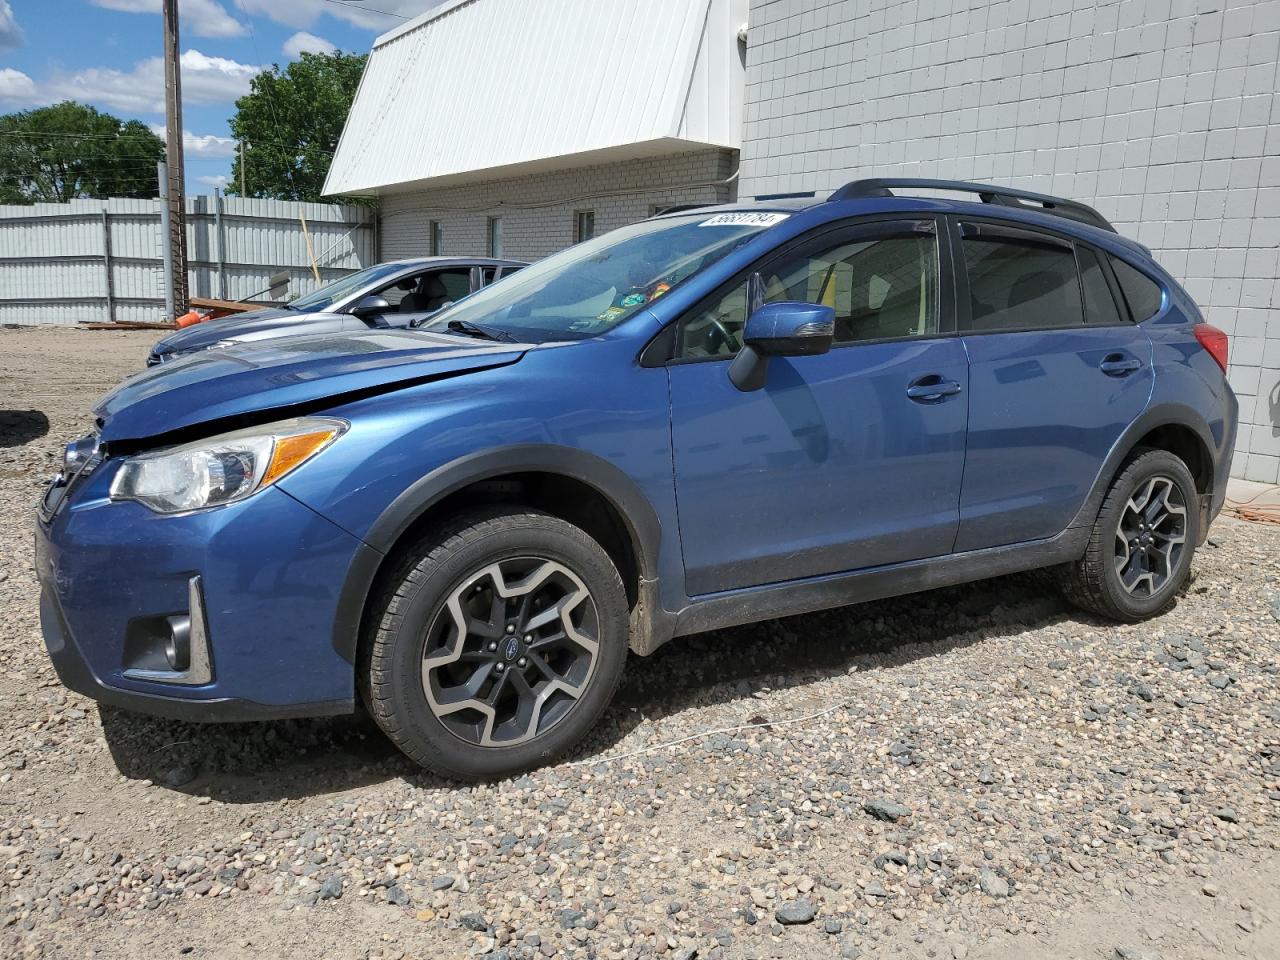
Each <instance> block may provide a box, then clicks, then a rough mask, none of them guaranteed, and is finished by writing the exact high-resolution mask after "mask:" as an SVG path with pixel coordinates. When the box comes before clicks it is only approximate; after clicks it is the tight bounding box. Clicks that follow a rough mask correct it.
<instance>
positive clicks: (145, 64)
mask: <svg viewBox="0 0 1280 960" xmlns="http://www.w3.org/2000/svg"><path fill="white" fill-rule="evenodd" d="M262 69H263V68H262V67H258V66H254V65H253V64H248V63H239V62H237V61H235V60H228V59H227V58H225V57H210V56H208V55H206V54H203V53H201V52H200V51H199V50H187V51H186V52H184V53H183V54H182V102H183V103H184V104H192V103H233V102H235V100H236V99H237V98H238V97H242V96H244V95H245V94H246V93H248V92H249V81H250V80H251V79H252V78H253V77H254V76H255V75H256V74H258V73H260V72H261V71H262ZM42 99H44V100H45V101H46V102H53V101H57V100H66V99H70V100H79V101H81V102H84V103H101V104H106V105H107V106H109V107H112V108H114V109H116V110H122V111H125V112H128V113H163V112H164V60H163V59H162V58H160V57H149V58H147V59H146V60H140V61H138V63H136V64H134V67H133V69H132V70H114V69H111V68H108V67H89V68H87V69H85V70H79V71H77V72H76V73H72V74H67V75H63V76H59V77H55V78H54V79H53V80H52V81H50V83H49V84H48V96H46V97H43V98H42Z"/></svg>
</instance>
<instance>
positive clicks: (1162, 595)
mask: <svg viewBox="0 0 1280 960" xmlns="http://www.w3.org/2000/svg"><path fill="white" fill-rule="evenodd" d="M1199 532H1200V510H1199V499H1198V494H1197V491H1196V485H1195V481H1194V480H1193V479H1192V477H1191V472H1190V471H1189V470H1188V469H1187V466H1186V464H1185V463H1183V462H1182V460H1180V459H1179V458H1178V457H1176V456H1174V455H1173V454H1171V453H1169V452H1167V451H1165V450H1147V451H1145V452H1139V453H1137V454H1136V455H1135V456H1134V457H1133V458H1132V459H1131V460H1130V461H1129V462H1128V464H1126V466H1125V468H1124V469H1123V470H1121V471H1120V475H1119V476H1117V477H1116V479H1115V480H1114V481H1113V482H1112V484H1111V489H1110V490H1108V491H1107V496H1106V499H1105V500H1103V502H1102V509H1101V510H1099V511H1098V519H1097V520H1096V521H1095V523H1094V527H1093V533H1092V536H1091V537H1090V539H1089V545H1088V548H1087V549H1086V550H1085V554H1084V556H1083V557H1082V558H1081V559H1080V560H1077V561H1076V562H1075V563H1074V564H1072V565H1071V566H1070V568H1069V569H1068V571H1067V575H1066V583H1065V588H1066V593H1067V596H1068V598H1069V599H1071V600H1072V602H1074V603H1076V604H1077V605H1078V606H1081V607H1083V608H1084V609H1086V610H1090V611H1092V612H1094V613H1097V614H1099V615H1101V616H1104V617H1107V618H1109V619H1112V620H1119V621H1122V622H1125V623H1136V622H1137V621H1139V620H1145V619H1146V618H1147V617H1151V616H1154V615H1155V614H1157V613H1160V612H1161V611H1162V610H1164V609H1165V608H1166V607H1168V606H1169V605H1170V604H1171V603H1172V602H1173V599H1174V597H1175V596H1177V594H1178V591H1179V590H1181V589H1182V587H1183V585H1184V584H1185V583H1186V582H1187V577H1188V575H1189V574H1190V571H1191V558H1192V556H1193V554H1194V553H1195V546H1196V543H1197V542H1198V540H1199Z"/></svg>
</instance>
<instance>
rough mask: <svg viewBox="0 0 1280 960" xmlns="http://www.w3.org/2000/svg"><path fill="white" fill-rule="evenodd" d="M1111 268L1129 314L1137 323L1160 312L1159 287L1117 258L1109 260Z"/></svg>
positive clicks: (1140, 272)
mask: <svg viewBox="0 0 1280 960" xmlns="http://www.w3.org/2000/svg"><path fill="white" fill-rule="evenodd" d="M1111 266H1112V268H1113V269H1114V270H1115V272H1116V279H1117V280H1118V281H1119V282H1120V289H1121V291H1122V292H1123V293H1124V298H1125V300H1127V301H1128V302H1129V312H1130V313H1131V314H1133V319H1134V320H1135V321H1137V322H1138V323H1141V322H1142V321H1143V320H1148V319H1150V318H1151V317H1154V316H1155V315H1156V314H1157V313H1159V312H1160V305H1161V304H1162V303H1163V302H1164V294H1163V293H1162V292H1161V290H1160V287H1159V285H1158V284H1157V283H1156V282H1155V281H1154V280H1152V279H1151V278H1150V277H1148V276H1147V275H1146V274H1145V273H1143V272H1142V271H1140V270H1138V269H1136V268H1134V267H1131V266H1129V264H1127V263H1125V262H1124V261H1123V260H1121V259H1120V258H1119V257H1112V258H1111Z"/></svg>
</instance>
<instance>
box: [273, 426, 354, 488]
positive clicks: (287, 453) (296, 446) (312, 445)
mask: <svg viewBox="0 0 1280 960" xmlns="http://www.w3.org/2000/svg"><path fill="white" fill-rule="evenodd" d="M337 435H338V431H337V430H336V429H333V430H317V431H315V432H314V433H302V434H298V435H297V436H293V437H281V438H279V439H278V440H276V445H275V449H274V450H273V451H272V452H271V463H269V464H268V465H267V472H266V473H264V474H263V475H262V486H264V487H265V486H266V485H267V484H269V483H274V482H275V481H276V480H278V479H279V478H280V477H283V476H284V475H285V474H286V473H288V472H289V471H290V470H292V469H293V468H294V467H296V466H298V465H299V464H301V463H304V462H305V461H307V460H309V459H310V458H311V457H313V456H315V455H316V454H317V453H319V452H320V451H321V450H323V449H324V448H325V447H326V446H328V445H329V442H330V441H331V440H333V438H334V437H336V436H337Z"/></svg>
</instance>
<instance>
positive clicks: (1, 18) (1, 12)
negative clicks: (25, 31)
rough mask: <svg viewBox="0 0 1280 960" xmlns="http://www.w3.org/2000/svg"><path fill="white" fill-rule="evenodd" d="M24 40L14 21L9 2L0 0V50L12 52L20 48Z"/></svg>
mask: <svg viewBox="0 0 1280 960" xmlns="http://www.w3.org/2000/svg"><path fill="white" fill-rule="evenodd" d="M25 40H26V38H25V37H23V35H22V28H21V27H20V26H18V21H17V20H16V19H14V16H13V8H12V7H10V6H9V0H0V50H13V49H14V48H15V47H20V46H22V44H23V42H24V41H25Z"/></svg>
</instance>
